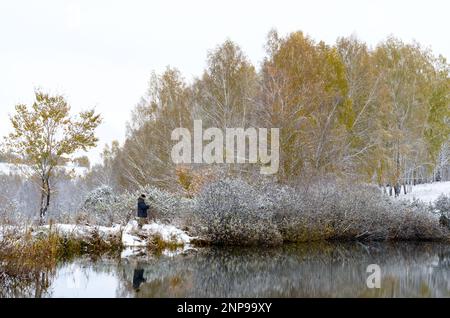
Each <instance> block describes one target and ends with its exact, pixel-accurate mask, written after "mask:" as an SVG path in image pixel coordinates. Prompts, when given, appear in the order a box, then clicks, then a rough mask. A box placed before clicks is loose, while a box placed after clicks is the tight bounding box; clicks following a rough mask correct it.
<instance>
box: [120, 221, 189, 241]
mask: <svg viewBox="0 0 450 318" xmlns="http://www.w3.org/2000/svg"><path fill="white" fill-rule="evenodd" d="M155 236H158V238H159V239H160V240H161V241H163V242H164V243H168V244H175V245H181V246H182V245H186V244H189V243H190V242H191V241H192V239H194V238H193V237H190V236H189V235H188V234H187V233H186V232H184V231H182V230H180V229H178V228H176V227H175V226H173V225H165V224H160V223H150V224H145V225H144V226H143V227H142V229H139V228H138V223H137V222H136V221H135V220H132V221H130V222H129V223H128V224H127V225H126V226H125V228H124V230H123V232H122V244H123V246H133V247H139V246H148V245H149V240H150V239H152V238H154V237H155Z"/></svg>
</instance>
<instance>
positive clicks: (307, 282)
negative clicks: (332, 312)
mask: <svg viewBox="0 0 450 318" xmlns="http://www.w3.org/2000/svg"><path fill="white" fill-rule="evenodd" d="M369 264H378V265H379V266H380V268H381V288H380V289H370V288H368V287H367V285H366V279H367V277H368V276H369V275H370V273H367V271H366V269H367V266H368V265H369ZM45 282H46V284H45V286H38V285H36V286H29V287H30V288H28V289H26V291H24V290H23V291H21V293H19V294H17V293H16V294H15V296H25V297H35V296H38V297H450V245H449V244H440V243H396V244H387V243H377V244H373V243H372V244H360V243H351V244H337V243H336V244H307V245H288V246H283V247H278V248H201V249H198V250H197V251H193V250H191V251H187V252H184V253H181V254H176V253H164V254H162V255H141V256H133V257H128V258H126V259H124V258H116V259H111V258H108V259H107V258H103V259H100V260H96V261H93V260H90V259H88V258H80V259H77V260H74V261H71V262H69V263H64V264H60V265H59V266H58V267H57V269H56V270H55V271H54V273H51V274H49V275H48V277H46V279H45ZM36 284H38V283H37V282H36ZM41 285H42V284H41ZM0 288H1V287H0Z"/></svg>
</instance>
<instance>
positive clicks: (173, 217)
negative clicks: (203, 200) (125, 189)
mask: <svg viewBox="0 0 450 318" xmlns="http://www.w3.org/2000/svg"><path fill="white" fill-rule="evenodd" d="M140 194H145V195H146V196H147V200H146V201H147V204H149V205H150V210H149V212H150V217H151V218H154V219H156V220H159V221H161V222H164V223H173V224H176V225H177V226H185V225H187V223H189V222H188V221H189V219H190V218H191V217H192V208H193V202H194V201H193V200H192V199H188V198H183V197H182V196H180V195H177V194H173V193H170V192H167V191H164V190H160V189H158V188H156V187H153V186H146V187H144V188H142V189H140V190H138V191H136V192H135V193H134V194H133V195H134V198H135V200H137V198H138V197H139V195H140Z"/></svg>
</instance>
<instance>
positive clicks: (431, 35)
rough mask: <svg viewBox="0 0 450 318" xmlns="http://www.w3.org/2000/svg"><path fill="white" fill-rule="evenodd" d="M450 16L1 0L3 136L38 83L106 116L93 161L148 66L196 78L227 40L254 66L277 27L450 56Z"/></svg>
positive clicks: (125, 114)
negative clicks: (392, 42) (411, 44)
mask: <svg viewBox="0 0 450 318" xmlns="http://www.w3.org/2000/svg"><path fill="white" fill-rule="evenodd" d="M449 15H450V1H448V0H426V1H416V0H389V1H380V0H377V1H374V0H334V1H333V0H309V1H300V0H297V1H287V0H286V1H283V0H273V1H269V0H255V1H250V0H221V1H213V0H204V1H200V0H198V1H197V0H179V1H175V0H170V1H168V0H164V1H156V0H154V1H151V0H147V1H134V0H127V1H125V0H122V1H112V0H86V1H84V0H69V1H64V0H39V1H31V0H29V1H24V0H1V2H0V136H3V135H5V134H7V132H8V131H9V129H10V126H9V120H8V114H10V113H12V112H13V110H14V105H16V104H17V103H31V102H32V100H33V92H34V89H35V88H42V89H44V90H46V91H49V92H51V93H60V94H63V95H64V96H66V97H67V99H68V101H69V102H70V104H71V105H72V109H73V110H74V111H79V110H82V109H87V108H90V107H93V106H94V107H96V109H97V111H98V112H100V113H102V114H103V117H104V123H103V124H102V126H101V127H100V128H99V130H98V135H99V137H100V144H99V147H98V148H97V149H95V150H92V151H91V152H90V153H89V156H90V158H91V159H92V160H94V161H96V160H98V158H99V156H98V154H99V151H100V150H101V149H102V148H103V146H104V144H105V143H109V142H111V141H112V140H114V139H117V140H119V141H121V142H122V141H123V139H124V134H125V123H126V121H127V120H128V119H129V118H130V110H131V109H132V108H133V107H134V105H136V103H137V102H138V101H139V99H140V97H141V96H142V95H143V94H144V92H145V91H146V88H147V84H148V80H149V78H150V73H151V71H152V70H155V71H157V72H161V71H162V70H164V68H165V67H166V66H167V65H170V66H174V67H177V68H178V69H180V71H181V72H182V73H183V75H184V76H185V78H186V79H187V80H188V81H190V80H192V78H193V77H195V76H199V75H200V74H201V72H202V70H203V68H204V67H205V59H206V54H207V51H208V50H210V49H212V48H214V47H215V46H217V45H218V44H220V43H221V42H223V41H224V40H225V39H227V38H230V39H231V40H233V41H235V42H237V43H238V44H239V45H240V46H241V47H242V48H243V50H244V51H245V52H246V54H247V56H248V57H249V58H250V60H251V61H253V63H255V65H259V62H260V61H261V59H262V57H263V55H264V49H263V45H264V42H265V38H266V35H267V33H268V31H269V30H270V29H271V28H276V29H277V30H278V31H279V32H280V33H281V34H286V33H288V32H292V31H296V30H302V31H304V32H305V33H307V34H309V35H310V36H312V37H313V38H314V39H316V40H324V41H325V42H327V43H330V44H332V43H334V42H335V40H336V38H337V37H339V36H347V35H350V34H352V33H354V34H356V35H357V36H358V37H359V38H360V39H362V40H364V41H366V42H368V43H369V44H370V45H372V46H374V45H376V44H377V43H378V42H379V41H381V40H383V39H385V38H386V37H387V36H388V35H390V34H393V35H395V36H397V37H399V38H401V39H403V40H404V41H412V40H413V39H415V40H417V41H418V42H420V43H422V44H423V45H425V46H429V47H430V48H432V50H433V51H434V52H435V53H436V54H442V55H444V56H445V57H447V58H448V57H449V56H450V36H449V31H450V16H449Z"/></svg>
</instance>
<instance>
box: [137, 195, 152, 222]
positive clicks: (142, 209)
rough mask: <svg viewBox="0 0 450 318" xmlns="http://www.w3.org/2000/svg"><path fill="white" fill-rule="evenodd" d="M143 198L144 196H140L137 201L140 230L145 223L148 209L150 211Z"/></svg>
mask: <svg viewBox="0 0 450 318" xmlns="http://www.w3.org/2000/svg"><path fill="white" fill-rule="evenodd" d="M145 198H146V196H145V194H141V196H140V197H139V199H138V205H137V208H138V212H137V216H138V224H139V228H142V226H143V225H144V224H146V223H147V218H148V209H150V206H149V205H148V204H147V203H145Z"/></svg>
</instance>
